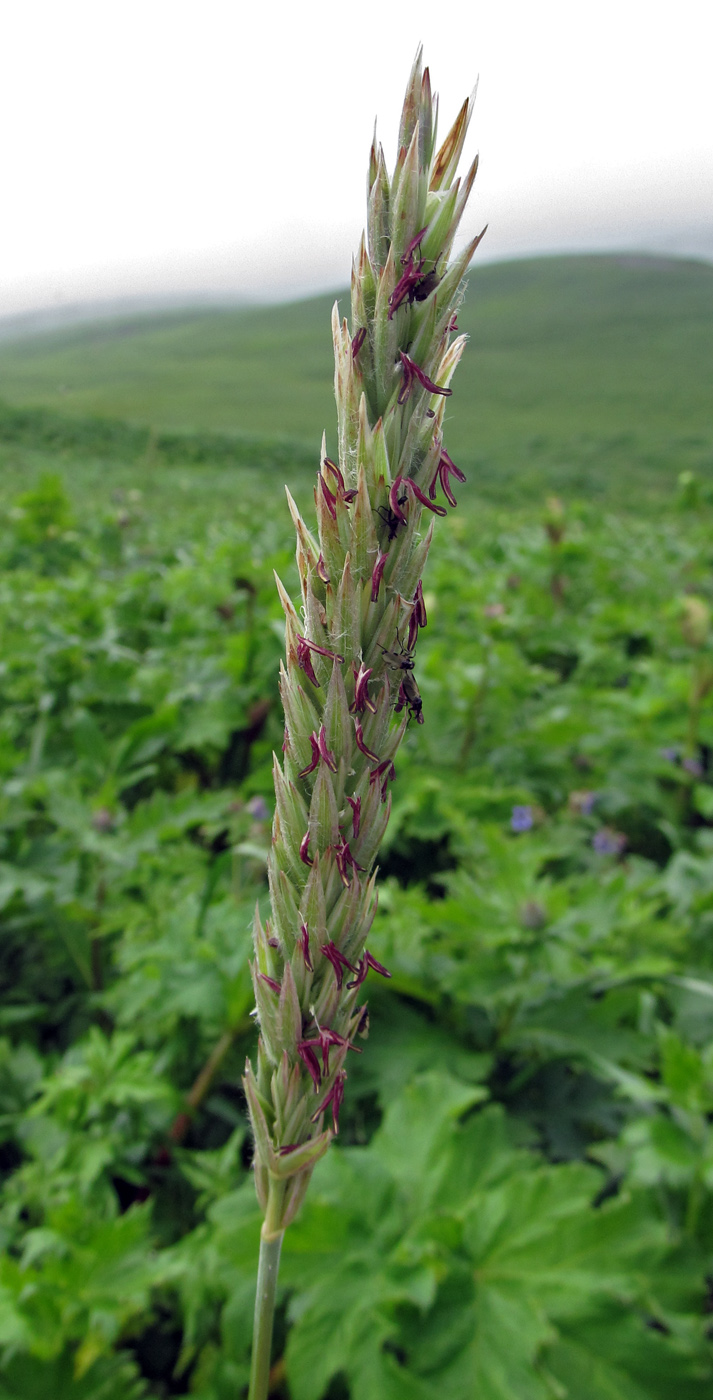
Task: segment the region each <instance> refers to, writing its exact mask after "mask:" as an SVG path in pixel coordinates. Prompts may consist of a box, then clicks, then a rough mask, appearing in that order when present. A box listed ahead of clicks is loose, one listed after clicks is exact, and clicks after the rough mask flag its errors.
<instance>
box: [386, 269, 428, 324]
mask: <svg viewBox="0 0 713 1400" xmlns="http://www.w3.org/2000/svg"><path fill="white" fill-rule="evenodd" d="M423 280H424V279H423V263H422V262H417V263H414V262H410V263H409V264H408V266H407V267H406V268H404V271H403V273H402V274H401V276H400V277H399V280H398V282H397V283H396V286H395V287H394V290H393V292H392V293H391V296H390V297H389V311H388V320H389V321H391V320H393V317H394V312H395V311H398V309H399V307H400V306H401V304H402V303H403V302H404V301H406V299H407V298H408V300H409V302H412V301H414V300H415V297H414V293H415V290H416V288H417V287H418V284H419V282H422V281H423Z"/></svg>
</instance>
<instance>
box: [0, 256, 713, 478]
mask: <svg viewBox="0 0 713 1400" xmlns="http://www.w3.org/2000/svg"><path fill="white" fill-rule="evenodd" d="M332 302H333V297H331V296H322V297H316V298H314V299H312V300H309V301H303V302H297V303H294V304H292V305H290V306H272V307H267V308H259V309H258V308H251V309H244V310H218V311H195V310H194V311H190V312H185V313H179V312H175V313H171V314H166V315H163V316H160V317H151V316H137V317H134V318H128V319H127V320H125V321H121V320H119V321H107V322H100V323H98V324H96V325H82V326H78V327H76V328H75V329H71V330H65V331H62V332H55V333H53V334H50V335H44V336H36V337H31V338H28V339H25V340H24V341H21V342H15V343H10V344H7V343H6V344H0V401H2V402H4V403H6V404H8V405H13V406H16V405H20V406H23V407H25V406H41V407H43V408H49V409H52V410H54V411H56V412H58V413H59V414H61V415H62V416H69V417H72V418H74V419H85V418H87V417H96V416H98V417H100V418H105V419H114V420H116V419H118V420H122V421H125V422H128V423H131V424H134V425H137V426H139V427H143V428H147V429H151V430H153V432H154V434H158V435H160V434H162V433H170V434H176V433H178V434H189V435H191V434H192V435H201V434H206V433H210V434H221V435H226V436H231V437H237V438H239V439H240V438H242V439H245V438H247V439H248V445H250V441H251V440H252V441H254V440H255V439H258V440H262V439H275V438H277V439H279V440H282V442H283V444H284V443H285V442H290V443H294V444H295V447H296V448H297V447H298V448H299V452H298V453H296V454H295V455H298V456H299V458H300V460H304V459H305V458H309V456H310V454H311V459H312V460H313V459H314V455H315V452H316V451H318V448H319V440H320V437H321V434H322V431H323V430H325V429H326V431H327V441H328V446H330V447H332V448H333V445H334V444H333V437H334V411H333V398H332V390H331V384H332V374H333V370H332V348H331V333H330V328H329V325H330V311H331V306H332ZM339 303H340V307H341V309H342V311H343V313H344V314H347V313H348V297H347V296H346V294H343V295H340V296H339ZM459 324H460V326H461V328H462V329H463V330H465V331H467V332H468V334H469V335H470V337H471V344H470V346H469V350H468V354H467V355H466V356H465V358H464V360H463V363H462V365H461V368H460V371H459V386H458V397H457V399H454V400H453V407H452V410H451V412H450V414H449V416H448V418H447V424H448V440H449V443H450V451H451V455H452V456H453V457H454V458H455V460H456V461H461V462H462V465H463V467H464V469H465V470H466V471H469V472H470V473H471V478H472V485H471V491H475V492H476V493H477V494H479V495H480V494H485V495H488V496H490V497H492V498H493V499H499V500H507V501H510V502H513V503H516V502H517V500H518V499H520V497H521V496H522V495H524V496H525V497H526V498H529V499H536V498H537V497H538V496H541V495H542V494H543V492H546V491H547V490H548V489H549V490H553V489H555V490H565V491H568V492H570V493H572V492H574V493H576V494H578V495H581V494H585V495H586V496H588V497H589V498H590V499H592V498H593V499H596V498H601V499H602V500H611V501H613V502H616V503H617V504H622V505H626V504H630V503H631V502H632V494H633V496H634V498H636V499H637V500H640V501H642V502H644V501H646V500H647V499H649V498H650V497H651V496H653V495H656V493H657V492H659V491H660V490H664V491H665V490H666V489H668V488H670V485H671V482H672V480H674V479H675V477H676V475H677V474H678V473H679V472H680V471H683V470H687V469H691V470H694V471H698V472H700V473H701V474H702V475H703V476H704V477H705V478H706V479H711V480H713V428H712V427H711V412H710V409H711V389H710V380H711V364H713V267H710V266H708V265H706V264H703V263H695V262H683V261H681V262H675V261H673V260H669V261H667V260H665V259H659V258H653V257H651V258H646V257H639V258H637V257H632V256H628V257H627V256H621V257H619V258H614V257H593V256H592V257H568V258H548V259H537V260H532V261H523V262H516V263H504V264H497V265H492V266H486V267H484V268H481V269H478V270H475V271H473V272H472V273H471V276H470V280H469V285H468V290H467V295H466V300H465V304H464V306H463V309H462V312H461V314H460V320H459ZM1 432H2V428H1V427H0V433H1ZM115 455H117V454H115ZM248 455H249V453H248Z"/></svg>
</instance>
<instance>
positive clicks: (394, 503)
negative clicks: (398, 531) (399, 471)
mask: <svg viewBox="0 0 713 1400" xmlns="http://www.w3.org/2000/svg"><path fill="white" fill-rule="evenodd" d="M403 480H404V479H403V477H402V476H397V477H396V480H395V481H394V482H393V483H392V486H391V490H390V491H389V506H390V507H391V510H392V511H393V513H394V515H395V516H396V518H397V520H398V522H399V524H400V525H406V524H408V518H407V516H406V515H404V512H403V510H402V509H401V505H400V502H399V492H400V491H401V487H402V486H403Z"/></svg>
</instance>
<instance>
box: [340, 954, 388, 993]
mask: <svg viewBox="0 0 713 1400" xmlns="http://www.w3.org/2000/svg"><path fill="white" fill-rule="evenodd" d="M370 967H372V968H373V969H374V972H378V973H379V976H380V977H390V976H391V973H390V972H389V970H388V968H386V967H384V966H383V965H382V963H380V962H377V961H376V958H372V956H371V953H370V952H369V951H368V950H367V949H366V948H365V949H364V956H363V958H360V960H359V966H358V968H357V975H356V977H355V979H354V981H353V982H347V988H348V990H349V991H351V989H352V988H353V987H360V986H361V984H362V982H363V981H364V980H365V978H366V974H367V972H368V971H369V968H370Z"/></svg>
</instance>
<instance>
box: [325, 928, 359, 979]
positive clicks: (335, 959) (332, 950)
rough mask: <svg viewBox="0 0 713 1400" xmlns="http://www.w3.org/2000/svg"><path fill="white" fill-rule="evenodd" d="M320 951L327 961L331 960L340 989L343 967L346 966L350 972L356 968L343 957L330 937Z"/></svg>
mask: <svg viewBox="0 0 713 1400" xmlns="http://www.w3.org/2000/svg"><path fill="white" fill-rule="evenodd" d="M322 952H323V953H324V956H325V958H328V959H329V962H331V964H332V967H333V968H334V976H335V977H336V979H337V986H338V988H339V989H340V991H341V987H342V982H343V981H344V969H345V967H348V968H349V971H350V972H356V968H355V966H354V964H353V963H350V962H349V959H348V958H345V956H344V954H343V953H341V952H340V951H339V949H338V947H337V945H336V943H334V942H332V939H331V938H330V940H329V942H328V943H323V944H322Z"/></svg>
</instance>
